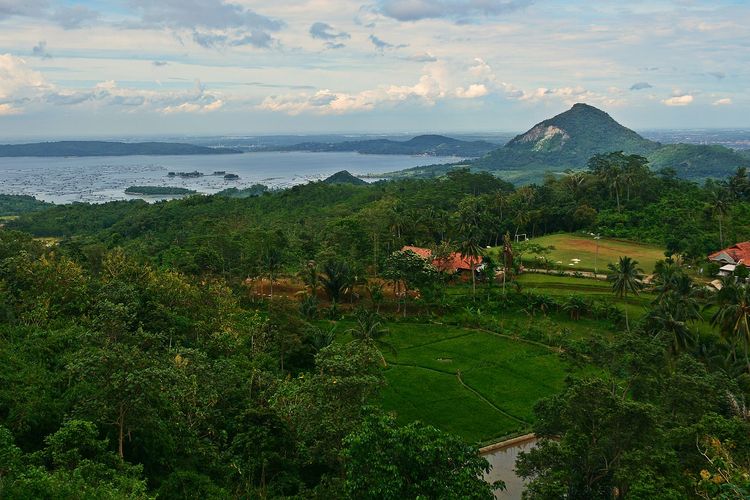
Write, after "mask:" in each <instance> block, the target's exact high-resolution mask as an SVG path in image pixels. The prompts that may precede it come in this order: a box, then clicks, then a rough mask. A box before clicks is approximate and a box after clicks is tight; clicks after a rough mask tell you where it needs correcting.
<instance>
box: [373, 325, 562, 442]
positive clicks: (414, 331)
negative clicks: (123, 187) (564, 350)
mask: <svg viewBox="0 0 750 500" xmlns="http://www.w3.org/2000/svg"><path fill="white" fill-rule="evenodd" d="M388 328H389V329H390V332H391V335H390V339H389V340H390V341H391V342H392V343H393V344H394V345H395V347H396V350H397V355H396V356H394V355H393V354H392V353H389V352H387V351H386V352H385V353H384V354H385V355H386V359H387V360H388V364H389V366H388V369H387V370H386V378H387V380H388V386H387V387H386V388H385V389H384V391H383V395H382V398H383V400H382V404H383V407H384V408H385V409H386V410H392V411H395V412H396V413H397V415H398V418H399V420H400V421H402V422H404V423H406V422H410V421H412V420H422V421H424V422H427V423H429V424H432V425H435V426H436V427H439V428H441V429H444V430H446V431H449V432H453V433H456V434H458V435H460V436H462V437H463V438H464V439H466V440H468V441H471V442H488V441H492V440H496V439H498V438H500V437H503V436H507V435H510V434H516V433H519V432H523V431H526V430H528V429H529V427H530V425H531V421H532V419H533V412H532V409H533V406H534V404H535V403H536V401H537V400H539V399H540V398H543V397H546V396H550V395H552V394H555V393H556V392H558V391H559V390H560V389H562V387H563V381H564V379H565V376H566V370H565V364H564V363H563V361H562V360H561V359H560V358H559V357H558V355H557V354H556V352H555V351H554V350H552V349H547V348H545V347H542V346H539V345H534V344H531V343H527V342H524V341H522V340H513V339H509V338H505V337H502V336H500V335H496V334H493V333H489V332H483V331H476V330H469V329H464V328H459V327H450V326H445V325H436V324H425V323H391V324H389V325H388ZM509 333H511V332H509ZM459 374H460V378H459Z"/></svg>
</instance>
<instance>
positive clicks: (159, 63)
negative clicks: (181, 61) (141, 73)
mask: <svg viewBox="0 0 750 500" xmlns="http://www.w3.org/2000/svg"><path fill="white" fill-rule="evenodd" d="M151 64H152V65H154V66H156V67H157V68H158V67H161V66H166V65H167V64H169V63H168V62H167V61H152V62H151Z"/></svg>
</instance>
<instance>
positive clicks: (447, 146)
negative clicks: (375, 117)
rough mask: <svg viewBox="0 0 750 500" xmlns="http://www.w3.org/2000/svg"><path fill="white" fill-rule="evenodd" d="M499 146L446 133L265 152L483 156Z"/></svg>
mask: <svg viewBox="0 0 750 500" xmlns="http://www.w3.org/2000/svg"><path fill="white" fill-rule="evenodd" d="M497 147H498V145H497V144H493V143H491V142H487V141H462V140H459V139H453V138H451V137H445V136H443V135H420V136H417V137H414V138H412V139H409V140H408V141H394V140H391V139H368V140H361V141H344V142H303V143H300V144H294V145H291V146H278V147H268V148H263V150H264V151H312V152H316V153H321V152H343V151H353V152H357V153H361V154H377V155H427V156H461V157H465V158H476V157H480V156H482V155H484V154H486V153H488V152H490V151H492V150H493V149H496V148H497Z"/></svg>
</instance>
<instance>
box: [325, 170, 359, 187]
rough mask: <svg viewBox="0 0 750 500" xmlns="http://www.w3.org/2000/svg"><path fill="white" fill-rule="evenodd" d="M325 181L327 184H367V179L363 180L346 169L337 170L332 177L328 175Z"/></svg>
mask: <svg viewBox="0 0 750 500" xmlns="http://www.w3.org/2000/svg"><path fill="white" fill-rule="evenodd" d="M323 182H325V183H326V184H353V185H355V186H363V185H365V184H367V182H366V181H363V180H362V179H359V178H357V177H354V176H353V175H352V174H350V173H349V172H348V171H346V170H342V171H340V172H336V173H335V174H333V175H331V176H330V177H327V178H326V179H324V180H323Z"/></svg>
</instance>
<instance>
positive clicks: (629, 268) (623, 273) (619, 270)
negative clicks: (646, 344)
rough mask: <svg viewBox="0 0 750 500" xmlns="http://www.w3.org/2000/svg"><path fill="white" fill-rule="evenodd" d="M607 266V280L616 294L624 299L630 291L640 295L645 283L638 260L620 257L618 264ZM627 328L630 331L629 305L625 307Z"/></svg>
mask: <svg viewBox="0 0 750 500" xmlns="http://www.w3.org/2000/svg"><path fill="white" fill-rule="evenodd" d="M607 267H608V268H609V274H608V275H607V281H610V282H611V283H612V292H613V293H614V294H615V296H617V297H618V298H621V299H622V298H626V297H627V296H628V294H629V293H632V294H634V295H638V293H639V292H640V290H641V289H642V288H643V283H642V282H641V278H642V277H643V270H642V269H640V268H639V267H638V261H637V260H633V259H631V258H630V257H620V260H619V262H618V263H617V264H616V265H615V264H609V265H608V266H607ZM625 328H627V330H628V331H630V323H629V321H628V309H627V306H626V308H625Z"/></svg>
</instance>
